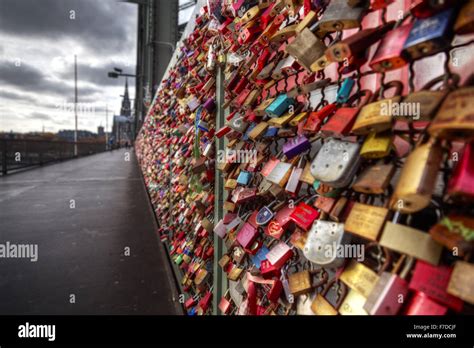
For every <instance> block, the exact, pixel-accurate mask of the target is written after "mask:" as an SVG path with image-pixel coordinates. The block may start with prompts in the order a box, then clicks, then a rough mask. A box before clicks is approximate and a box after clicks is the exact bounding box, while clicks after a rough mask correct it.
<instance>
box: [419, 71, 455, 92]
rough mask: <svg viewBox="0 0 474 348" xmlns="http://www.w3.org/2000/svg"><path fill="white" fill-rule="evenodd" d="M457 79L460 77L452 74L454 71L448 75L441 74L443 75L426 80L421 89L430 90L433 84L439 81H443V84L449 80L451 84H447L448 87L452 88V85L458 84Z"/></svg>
mask: <svg viewBox="0 0 474 348" xmlns="http://www.w3.org/2000/svg"><path fill="white" fill-rule="evenodd" d="M459 80H460V77H459V75H458V74H454V73H452V74H450V75H446V74H443V75H440V76H438V77H435V78H434V79H432V80H430V81H428V82H427V83H426V84H425V85H424V86H423V87H422V88H421V89H422V90H430V89H431V88H432V87H433V86H435V85H436V84H438V83H440V82H443V83H444V85H446V84H448V83H449V82H451V84H449V85H448V86H449V87H450V88H452V86H457V85H458V84H459Z"/></svg>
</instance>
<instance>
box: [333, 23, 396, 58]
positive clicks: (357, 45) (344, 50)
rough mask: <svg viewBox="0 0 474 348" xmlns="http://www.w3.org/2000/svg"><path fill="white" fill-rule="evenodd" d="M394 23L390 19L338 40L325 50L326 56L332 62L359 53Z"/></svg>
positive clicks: (387, 30)
mask: <svg viewBox="0 0 474 348" xmlns="http://www.w3.org/2000/svg"><path fill="white" fill-rule="evenodd" d="M394 25H395V21H390V22H387V23H385V24H383V25H382V26H380V27H375V28H370V29H363V30H359V31H358V32H357V33H355V34H353V35H351V36H348V37H347V38H345V39H343V40H341V41H338V42H336V43H334V44H333V45H331V46H330V47H329V48H328V49H327V50H326V57H327V58H328V60H330V61H332V62H343V61H344V60H346V59H349V58H350V57H352V56H357V55H360V54H361V53H362V52H364V51H366V50H367V49H368V48H369V47H370V46H371V45H373V44H374V43H376V42H377V41H379V40H380V39H381V38H382V37H383V36H384V35H385V34H386V33H387V32H389V31H390V30H391V29H392V28H393V27H394Z"/></svg>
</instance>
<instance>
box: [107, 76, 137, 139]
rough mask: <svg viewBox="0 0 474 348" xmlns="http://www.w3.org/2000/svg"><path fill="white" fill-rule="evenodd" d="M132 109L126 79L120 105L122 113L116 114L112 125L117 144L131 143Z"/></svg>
mask: <svg viewBox="0 0 474 348" xmlns="http://www.w3.org/2000/svg"><path fill="white" fill-rule="evenodd" d="M132 123H133V118H132V109H131V102H130V97H129V94H128V80H127V79H125V92H124V94H123V99H122V106H121V107H120V115H115V116H114V120H113V125H112V136H113V139H114V143H115V144H121V145H123V144H125V142H128V143H131V142H132V140H133V138H134V137H133V134H132Z"/></svg>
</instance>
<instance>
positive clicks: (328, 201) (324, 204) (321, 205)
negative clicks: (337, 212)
mask: <svg viewBox="0 0 474 348" xmlns="http://www.w3.org/2000/svg"><path fill="white" fill-rule="evenodd" d="M334 204H336V199H335V198H332V197H324V196H318V198H316V201H314V206H315V207H316V208H317V209H319V210H321V211H322V212H324V213H326V214H329V213H330V212H331V210H332V208H333V207H334Z"/></svg>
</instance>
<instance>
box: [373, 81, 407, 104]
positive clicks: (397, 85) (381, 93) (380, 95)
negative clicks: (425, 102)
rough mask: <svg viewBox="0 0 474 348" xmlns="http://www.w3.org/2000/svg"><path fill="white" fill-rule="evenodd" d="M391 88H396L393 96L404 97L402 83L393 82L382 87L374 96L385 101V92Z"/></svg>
mask: <svg viewBox="0 0 474 348" xmlns="http://www.w3.org/2000/svg"><path fill="white" fill-rule="evenodd" d="M391 88H395V94H394V95H393V96H394V97H395V96H401V95H402V92H403V83H402V82H401V81H397V80H392V81H390V82H387V83H384V84H383V85H381V86H380V88H379V89H378V90H377V91H376V92H375V93H374V96H376V97H378V98H379V99H383V98H385V96H384V94H385V92H386V91H387V90H389V89H391Z"/></svg>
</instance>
